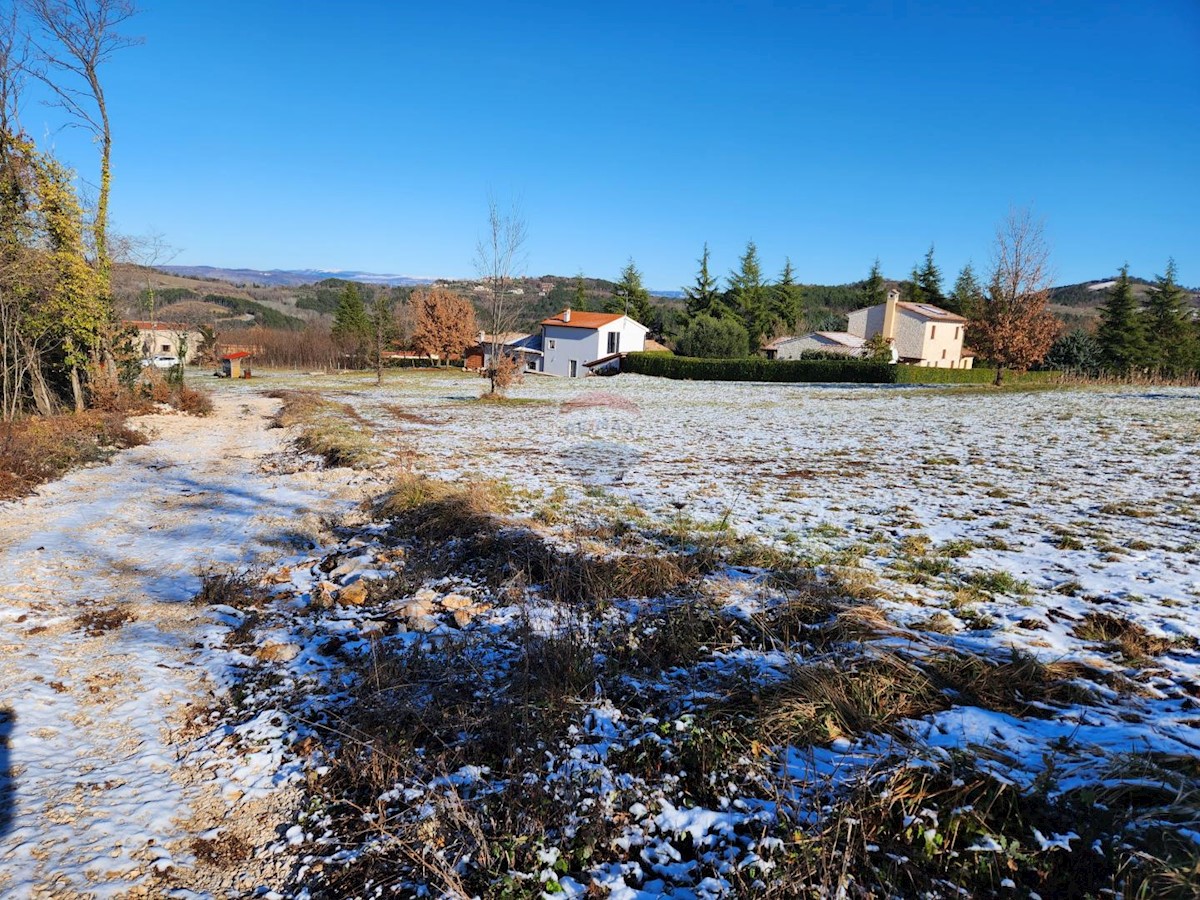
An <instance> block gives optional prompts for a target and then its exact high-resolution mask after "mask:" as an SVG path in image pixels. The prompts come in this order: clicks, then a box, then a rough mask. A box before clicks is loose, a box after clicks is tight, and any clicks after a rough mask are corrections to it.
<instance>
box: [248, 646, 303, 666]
mask: <svg viewBox="0 0 1200 900" xmlns="http://www.w3.org/2000/svg"><path fill="white" fill-rule="evenodd" d="M300 649H301V648H300V645H299V644H281V643H279V642H278V641H267V643H265V644H263V645H262V646H261V647H259V648H258V649H257V650H255V651H254V655H255V657H257V658H258V659H261V660H263V661H264V662H291V661H292V660H293V659H295V658H296V657H297V656H299V655H300Z"/></svg>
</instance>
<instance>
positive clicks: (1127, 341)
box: [1096, 263, 1146, 375]
mask: <svg viewBox="0 0 1200 900" xmlns="http://www.w3.org/2000/svg"><path fill="white" fill-rule="evenodd" d="M1096 339H1097V340H1098V341H1099V342H1100V352H1101V354H1102V356H1103V359H1104V364H1105V365H1106V366H1108V368H1110V369H1112V370H1113V371H1114V372H1118V373H1120V374H1123V375H1124V374H1127V373H1128V372H1129V371H1130V370H1131V369H1134V368H1137V367H1138V366H1141V365H1144V364H1145V363H1146V342H1145V337H1144V335H1143V333H1142V321H1141V316H1140V315H1139V314H1138V306H1137V301H1136V300H1135V299H1134V296H1133V286H1132V285H1131V284H1130V282H1129V264H1128V263H1126V264H1125V265H1123V266H1122V267H1121V274H1120V275H1119V276H1118V277H1117V281H1116V284H1114V285H1113V286H1112V287H1111V288H1109V289H1108V299H1107V300H1106V301H1105V303H1104V306H1102V307H1101V308H1100V328H1099V329H1098V330H1097V331H1096Z"/></svg>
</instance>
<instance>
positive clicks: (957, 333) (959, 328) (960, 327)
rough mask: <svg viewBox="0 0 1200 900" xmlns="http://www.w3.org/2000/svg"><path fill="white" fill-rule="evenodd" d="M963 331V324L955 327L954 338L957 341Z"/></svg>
mask: <svg viewBox="0 0 1200 900" xmlns="http://www.w3.org/2000/svg"><path fill="white" fill-rule="evenodd" d="M961 332H962V326H961V325H960V326H959V327H958V328H955V329H954V339H955V340H956V341H957V340H958V335H959V334H960V333H961Z"/></svg>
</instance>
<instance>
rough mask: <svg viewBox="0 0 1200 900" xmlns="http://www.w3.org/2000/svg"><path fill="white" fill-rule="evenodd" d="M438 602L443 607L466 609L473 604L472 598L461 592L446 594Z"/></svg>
mask: <svg viewBox="0 0 1200 900" xmlns="http://www.w3.org/2000/svg"><path fill="white" fill-rule="evenodd" d="M440 602H441V604H442V606H443V607H444V608H445V609H466V608H467V607H468V606H474V605H475V601H474V600H472V599H471V598H470V597H464V596H463V595H462V594H447V595H446V596H445V597H443V598H442V599H441V601H440Z"/></svg>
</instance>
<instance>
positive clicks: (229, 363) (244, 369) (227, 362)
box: [221, 350, 250, 378]
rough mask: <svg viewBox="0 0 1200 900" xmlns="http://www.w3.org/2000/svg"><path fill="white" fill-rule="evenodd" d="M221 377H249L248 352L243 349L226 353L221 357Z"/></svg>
mask: <svg viewBox="0 0 1200 900" xmlns="http://www.w3.org/2000/svg"><path fill="white" fill-rule="evenodd" d="M221 377H222V378H249V377H250V354H249V353H247V352H246V351H245V350H239V351H238V352H237V353H226V354H225V355H224V356H222V357H221Z"/></svg>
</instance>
